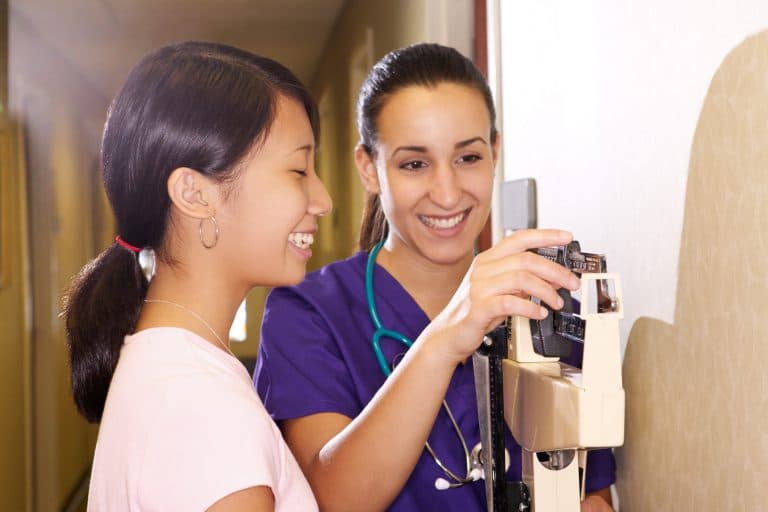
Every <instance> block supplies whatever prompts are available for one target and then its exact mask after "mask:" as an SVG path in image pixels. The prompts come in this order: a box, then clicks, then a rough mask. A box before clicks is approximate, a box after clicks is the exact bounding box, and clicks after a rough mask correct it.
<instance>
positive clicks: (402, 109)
mask: <svg viewBox="0 0 768 512" xmlns="http://www.w3.org/2000/svg"><path fill="white" fill-rule="evenodd" d="M376 128H377V145H376V148H375V156H374V165H375V169H376V172H375V179H367V180H366V178H365V177H364V178H363V179H364V181H365V182H366V188H367V189H368V190H369V191H371V192H377V193H378V194H379V197H380V200H381V206H382V209H383V211H384V213H385V215H386V217H387V220H388V222H389V237H388V241H387V246H388V248H390V249H391V250H392V252H393V254H397V253H399V252H401V251H403V252H404V254H408V255H410V256H414V257H416V258H422V259H426V260H427V261H429V262H433V263H437V264H453V263H457V262H459V261H464V260H466V258H468V257H471V255H472V254H473V250H474V242H475V239H476V238H477V236H478V235H479V234H480V232H481V230H482V228H483V226H484V224H485V222H486V220H487V218H488V214H489V212H490V207H491V194H492V190H493V177H494V166H495V154H496V146H495V143H494V141H491V140H490V137H491V124H490V115H489V113H488V108H487V106H486V104H485V101H484V99H483V96H482V95H481V94H480V93H479V92H478V91H477V90H475V89H474V88H472V87H469V86H466V85H461V84H454V83H440V84H438V85H437V86H434V87H425V86H411V87H406V88H404V89H401V90H399V91H397V92H396V93H394V94H393V95H392V96H390V97H389V98H388V99H387V100H386V102H385V104H384V106H383V108H382V109H381V112H380V113H379V117H378V119H377V120H376ZM497 143H498V141H496V144H497ZM371 174H372V173H371Z"/></svg>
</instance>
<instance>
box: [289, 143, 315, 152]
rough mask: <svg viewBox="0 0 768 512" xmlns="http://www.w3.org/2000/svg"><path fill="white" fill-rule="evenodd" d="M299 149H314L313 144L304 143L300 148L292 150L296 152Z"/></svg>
mask: <svg viewBox="0 0 768 512" xmlns="http://www.w3.org/2000/svg"><path fill="white" fill-rule="evenodd" d="M297 151H310V152H311V151H312V144H304V145H303V146H299V147H298V148H296V149H294V150H293V151H291V153H295V152H297Z"/></svg>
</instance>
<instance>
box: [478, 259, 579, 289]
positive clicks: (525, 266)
mask: <svg viewBox="0 0 768 512" xmlns="http://www.w3.org/2000/svg"><path fill="white" fill-rule="evenodd" d="M472 272H473V273H472V276H471V278H472V279H473V280H492V279H504V280H509V279H511V278H513V277H514V276H513V275H512V274H514V273H515V272H518V273H526V272H527V273H531V274H534V275H536V276H538V277H540V278H541V279H543V280H545V281H547V282H548V283H551V284H552V285H553V286H556V287H557V288H567V289H568V290H577V289H578V288H579V286H580V284H581V281H580V280H579V278H578V277H576V276H575V275H574V274H573V273H572V272H571V271H570V270H568V269H567V268H565V267H564V266H562V265H559V264H557V263H555V262H553V261H551V260H549V259H547V258H545V257H544V256H540V255H538V254H536V253H533V252H530V251H526V252H523V253H519V254H514V255H512V256H507V257H506V258H499V259H495V260H492V261H486V262H479V263H478V264H477V265H475V268H473V270H472Z"/></svg>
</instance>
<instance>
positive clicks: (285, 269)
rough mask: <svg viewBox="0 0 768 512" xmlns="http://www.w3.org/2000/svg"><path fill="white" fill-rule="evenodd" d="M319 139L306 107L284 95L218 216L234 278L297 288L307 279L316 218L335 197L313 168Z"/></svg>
mask: <svg viewBox="0 0 768 512" xmlns="http://www.w3.org/2000/svg"><path fill="white" fill-rule="evenodd" d="M314 156H315V140H314V136H313V133H312V127H311V126H310V124H309V119H308V118H307V114H306V112H305V110H304V108H303V107H302V105H301V104H300V103H299V102H298V101H296V100H293V99H291V98H287V97H284V96H282V97H280V98H279V101H278V104H277V114H276V117H275V120H274V122H273V123H272V126H271V127H270V129H269V132H268V135H267V138H266V139H265V140H264V142H263V143H262V144H261V146H260V147H258V148H257V150H256V151H255V152H254V154H253V156H252V157H250V159H249V160H247V161H246V162H245V164H244V165H245V167H244V169H243V170H242V175H241V176H239V178H238V182H237V183H235V184H233V187H234V188H233V190H232V193H231V195H230V197H229V198H228V200H227V201H225V202H224V206H223V211H221V212H219V215H220V218H219V224H220V225H221V241H220V243H221V244H224V245H226V246H227V257H226V259H227V261H226V262H224V264H225V265H226V267H227V268H229V269H230V270H231V272H240V273H242V272H244V273H245V275H241V276H233V278H234V279H242V280H243V281H244V282H246V283H247V284H249V285H250V286H276V285H287V284H296V283H298V282H299V281H301V280H302V279H303V278H304V274H305V271H306V262H307V260H308V259H309V258H310V256H311V255H312V251H311V249H310V246H311V244H312V240H313V236H314V233H315V232H316V231H317V217H318V216H319V215H324V214H326V213H328V212H329V211H330V209H331V199H330V197H329V196H328V192H327V191H326V190H325V187H324V186H323V184H322V183H321V182H320V180H319V178H318V176H317V174H316V172H315V165H314Z"/></svg>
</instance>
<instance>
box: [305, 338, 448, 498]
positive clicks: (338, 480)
mask: <svg viewBox="0 0 768 512" xmlns="http://www.w3.org/2000/svg"><path fill="white" fill-rule="evenodd" d="M440 342H441V340H439V339H436V337H434V336H433V337H432V338H431V339H429V340H419V341H418V342H417V344H416V345H414V347H413V348H412V349H411V350H409V351H408V354H407V355H406V356H405V358H404V359H403V361H402V362H401V363H400V364H399V365H398V367H397V369H396V371H395V372H394V373H393V374H392V375H391V376H390V378H389V379H387V381H386V383H385V384H384V385H383V386H382V387H381V389H379V391H378V392H377V393H376V395H375V396H374V398H373V399H372V400H371V402H370V403H369V404H368V405H367V406H366V407H365V409H364V410H363V411H362V413H361V414H360V415H359V416H358V417H357V418H355V419H354V420H353V421H352V422H351V423H350V424H349V425H347V426H346V428H344V429H343V430H342V431H341V432H339V433H338V434H337V435H336V436H335V437H333V438H332V439H331V440H330V441H329V442H328V443H326V444H325V446H324V447H323V448H322V450H320V453H319V454H318V456H317V457H316V458H315V460H313V461H312V463H311V464H310V467H309V468H308V469H309V471H308V478H309V480H310V482H311V484H312V488H313V490H314V491H315V494H316V495H317V499H318V502H319V503H320V507H321V509H322V510H333V511H337V510H338V511H341V510H354V511H363V510H383V509H385V508H386V507H387V506H388V505H389V504H390V503H392V501H393V500H394V499H395V498H396V497H397V495H398V494H399V493H400V491H401V490H402V488H403V486H404V485H405V483H406V481H407V480H408V477H409V476H410V474H411V472H412V471H413V468H414V467H415V466H416V462H417V461H418V459H419V457H420V456H421V453H422V451H423V450H424V443H425V442H426V440H427V437H428V436H429V433H430V432H431V430H432V427H433V425H434V422H435V418H436V417H437V413H438V412H439V410H440V406H441V404H442V401H443V398H444V396H445V393H446V390H447V388H448V384H449V383H450V380H451V376H452V375H453V372H454V370H455V365H454V362H452V361H450V360H449V359H448V358H447V357H445V356H444V355H443V354H441V353H440V350H439V349H438V347H439V346H440V345H441V343H440Z"/></svg>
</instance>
